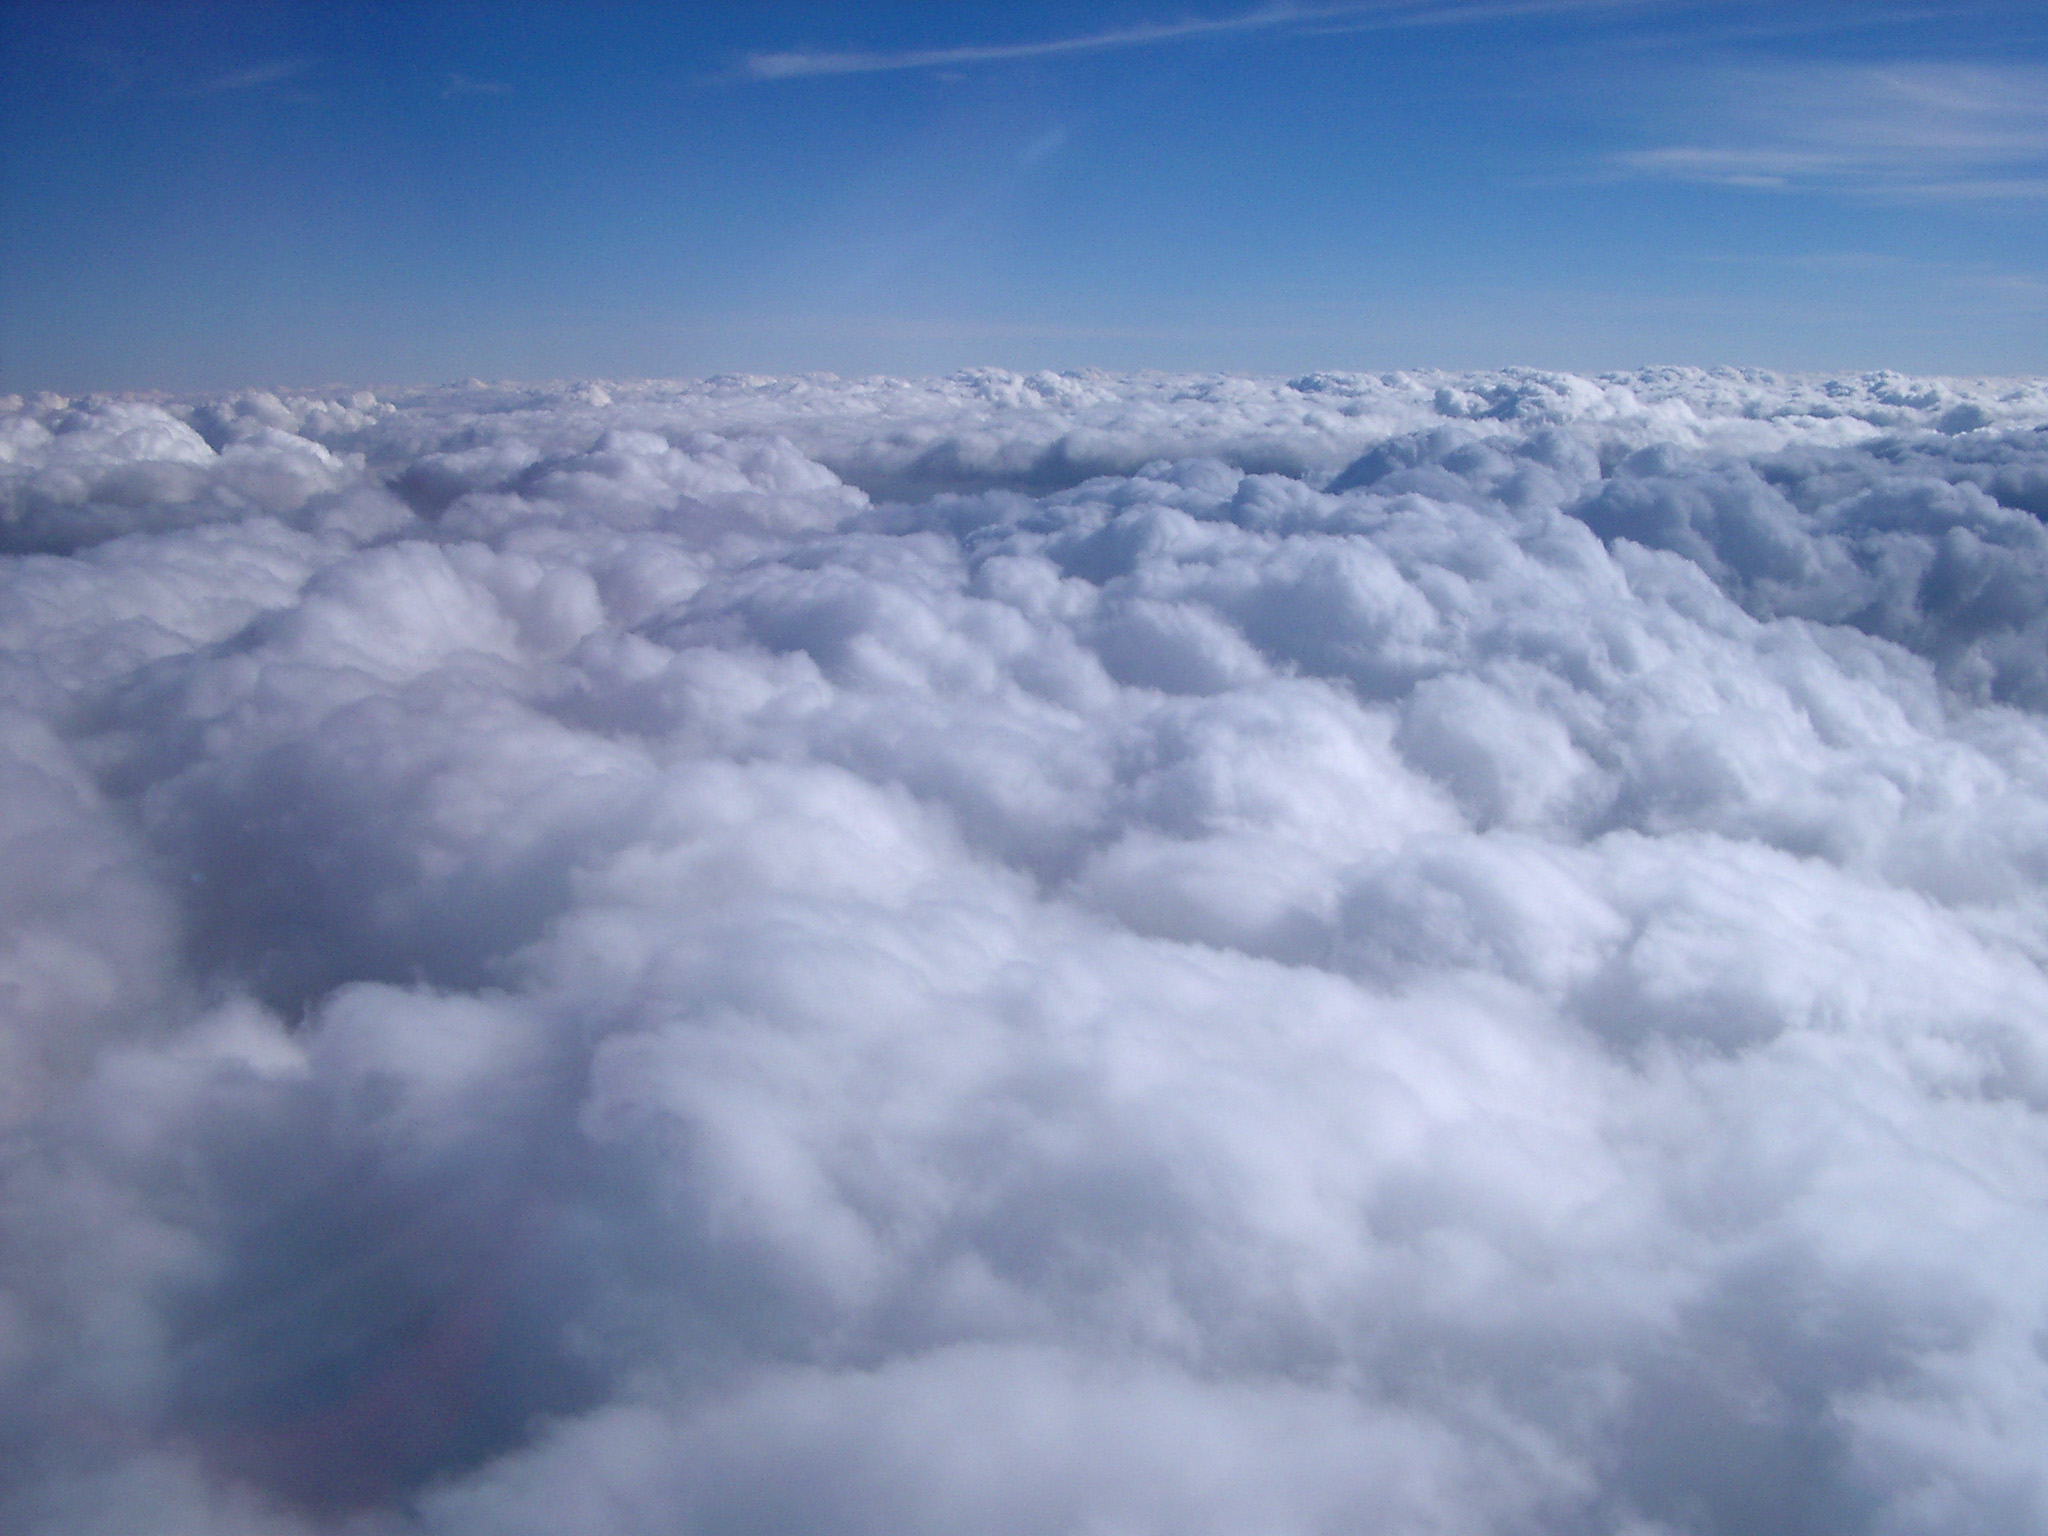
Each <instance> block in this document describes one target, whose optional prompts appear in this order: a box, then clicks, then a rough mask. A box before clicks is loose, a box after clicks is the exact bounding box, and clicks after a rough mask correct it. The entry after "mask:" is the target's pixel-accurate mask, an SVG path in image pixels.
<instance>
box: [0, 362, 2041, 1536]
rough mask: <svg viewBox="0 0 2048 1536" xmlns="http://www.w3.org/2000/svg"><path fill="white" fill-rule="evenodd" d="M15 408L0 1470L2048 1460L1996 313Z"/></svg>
mask: <svg viewBox="0 0 2048 1536" xmlns="http://www.w3.org/2000/svg"><path fill="white" fill-rule="evenodd" d="M0 407H4V414H0V546H4V550H5V555H4V564H0V636H4V639H5V643H4V645H0V785H4V788H5V793H4V794H0V844H4V847H5V849H6V855H7V856H6V858H5V859H4V860H0V871H4V874H0V998H4V1000H5V1001H4V1012H0V1080H4V1085H5V1086H4V1089H0V1126H4V1135H0V1469H4V1470H0V1525H4V1526H5V1527H6V1528H7V1529H9V1530H20V1531H23V1532H26V1533H34V1536H54V1533H58V1532H63V1533H67V1536H68V1533H77V1532H107V1533H114V1532H126V1531H132V1530H135V1529H141V1528H147V1529H150V1530H162V1531H174V1532H192V1533H195V1536H196V1533H227V1532H233V1533H238V1536H243V1533H246V1536H285V1533H290V1536H315V1533H320V1536H341V1533H347V1536H388V1533H408V1536H410V1533H418V1536H486V1533H489V1536H503V1533H515V1532H528V1531H531V1532H535V1533H540V1532H558V1531H577V1532H591V1533H602V1536H610V1533H619V1536H630V1533H641V1532H645V1533H650V1536H651V1533H654V1532H662V1533H669V1532H677V1531H701V1532H707V1533H708V1532H725V1531H739V1530H756V1529H771V1528H772V1529H776V1530H788V1531H820V1532H823V1531H832V1532H847V1531H851V1532H866V1531H873V1532H877V1533H880V1532H884V1531H887V1532H891V1533H900V1532H923V1531H929V1532H933V1533H937V1532H952V1531H959V1530H966V1529H972V1530H992V1531H1005V1532H1017V1533H1026V1532H1041V1531H1069V1530H1082V1529H1102V1530H1108V1529H1116V1530H1123V1529H1130V1530H1160V1531H1164V1530H1174V1531H1181V1530H1187V1531H1215V1532H1219V1533H1220V1532H1237V1531H1243V1530H1253V1529H1255V1530H1263V1531H1279V1532H1303V1533H1307V1532H1331V1531H1350V1530H1387V1531H1415V1532H1443V1533H1454V1532H1455V1533H1465V1532H1488V1531H1498V1532H1503V1533H1505V1532H1509V1531H1514V1532H1525V1531H1536V1532H1556V1533H1560V1536H1562V1533H1580V1532H1600V1533H1612V1536H1650V1533H1676V1532H1744V1533H1751V1532H1759V1533H1768V1532H1783V1533H1795V1532H1822V1531H1825V1532H1830V1533H1836V1532H1868V1533H1873V1536H1875V1533H1886V1536H1903V1533H1928V1536H1932V1533H1937V1532H1939V1533H1951V1532H1959V1531H1982V1532H1987V1533H1989V1532H2000V1533H2006V1532H2018V1531H2030V1530H2048V1481H2044V1478H2043V1474H2042V1472H2041V1468H2043V1467H2044V1466H2048V1408H2044V1406H2043V1405H2044V1404H2048V1360H2044V1357H2043V1354H2042V1351H2041V1349H2040V1347H2039V1340H2040V1339H2041V1337H2042V1336H2043V1334H2044V1331H2048V1300H2044V1298H2048V1238H2044V1236H2043V1228H2042V1221H2041V1216H2042V1212H2043V1208H2044V1202H2048V1172H2044V1171H2048V969H2044V968H2048V901H2044V894H2048V663H2044V661H2043V658H2044V656H2048V534H2044V533H2043V518H2044V517H2048V384H2044V383H2042V382H2039V381H2009V382H1998V381H1976V382H1971V381H1953V380H1950V381H1940V380H1914V379H1906V378H1901V377H1898V376H1896V375H1889V374H1873V375H1863V376H1856V377H1844V378H1782V377H1778V376H1774V375H1768V374H1758V373H1739V372H1718V373H1700V372H1694V371H1685V370H1669V371H1651V372H1645V373H1638V374H1630V375H1616V376H1609V377H1602V378H1597V379H1587V378H1577V377H1572V376H1566V375H1551V374H1537V373H1498V374H1482V375H1436V374H1395V375H1387V376H1365V375H1349V374H1330V375H1315V376H1309V377H1303V378H1298V379H1294V380H1290V381H1285V382H1282V381H1278V380H1256V379H1241V378H1229V377H1190V376H1167V375H1142V376H1110V375H1057V376H1055V375H1033V376H1018V375H1012V374H1005V373H1000V372H996V371H986V372H978V373H971V374H963V375H957V376H954V377H951V378H946V379H926V380H889V379H864V380H838V379H832V378H827V377H822V376H820V377H809V378H793V379H791V378H785V379H753V378H722V379H714V380H708V381H702V382H695V383H647V384H630V385H628V384H602V385H600V384H595V383H587V384H578V385H573V386H545V387H527V386H509V385H508V386H487V385H480V384H471V385H465V386H451V387H448V388H443V389H430V390H415V391H407V392H401V393H397V394H391V395H372V394H368V393H364V394H357V395H352V396H346V397H333V398H327V397H314V396H292V395H285V394H270V393H260V392H259V393H252V394H245V395H242V396H237V397H232V398H223V399H162V398H155V399H131V400H112V399H88V400H79V401H71V400H65V399H60V398H57V397H54V396H42V397H38V398H36V399H33V400H24V399H19V398H16V399H9V400H6V401H0Z"/></svg>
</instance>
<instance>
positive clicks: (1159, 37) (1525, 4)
mask: <svg viewBox="0 0 2048 1536" xmlns="http://www.w3.org/2000/svg"><path fill="white" fill-rule="evenodd" d="M1641 3H1642V0H1471V3H1464V4H1444V3H1432V0H1422V3H1404V0H1391V3H1390V0H1380V3H1367V4H1352V5H1318V6H1304V5H1266V6H1260V7H1259V8H1258V9H1257V10H1252V11H1243V12H1240V13H1238V14H1237V15H1234V16H1215V17H1206V18H1197V19H1192V20H1187V21H1175V22H1159V23H1152V24H1146V25H1141V26H1134V27H1120V28H1114V29H1111V30H1109V31H1104V32H1085V33H1080V34H1078V35H1075V36H1070V37H1052V38H1042V39H1039V40H1037V41H1034V42H1026V43H971V44H963V45H960V46H957V47H950V48H906V49H895V50H888V49H878V50H866V49H852V50H846V51H840V52H833V51H823V50H814V49H791V50H787V51H783V52H776V53H750V54H748V55H747V56H746V58H745V59H744V60H743V61H742V63H741V67H740V72H741V74H742V75H743V76H744V77H745V78H747V79H750V80H795V79H801V78H805V77H808V76H816V75H861V74H876V73H881V72H884V71H890V70H911V69H947V68H956V67H958V66H961V65H966V64H991V63H1003V62H1007V61H1010V60H1016V59H1040V58H1051V57H1054V56H1056V55H1060V54H1075V53H1101V52H1104V51H1107V50H1109V49H1115V48H1143V47H1150V46H1154V45H1157V44H1161V43H1174V42H1181V41H1183V40H1186V39H1191V38H1199V37H1215V36H1219V35H1224V34H1229V33H1243V32H1267V31H1276V30H1279V29H1282V28H1314V29H1317V30H1331V29H1334V28H1338V27H1341V28H1342V29H1343V30H1347V31H1348V30H1361V29H1366V28H1373V27H1413V26H1442V25H1452V24H1455V23H1458V22H1465V21H1482V20H1488V19H1491V18H1494V17H1499V16H1508V15H1524V14H1533V13H1539V12H1555V11H1575V10H1611V9H1615V8H1617V7H1621V6H1628V5H1636V4H1641Z"/></svg>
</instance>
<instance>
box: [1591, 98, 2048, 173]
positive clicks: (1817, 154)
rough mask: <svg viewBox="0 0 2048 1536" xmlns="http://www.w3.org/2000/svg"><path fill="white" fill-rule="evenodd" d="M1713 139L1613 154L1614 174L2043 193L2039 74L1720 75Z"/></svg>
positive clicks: (2046, 143) (2047, 167) (2047, 121)
mask: <svg viewBox="0 0 2048 1536" xmlns="http://www.w3.org/2000/svg"><path fill="white" fill-rule="evenodd" d="M1711 98H1712V99H1711V100H1710V103H1709V110H1710V112H1711V113H1712V115H1713V117H1714V119H1715V122H1716V125H1717V127H1718V129H1719V131H1718V132H1716V133H1715V134H1714V135H1713V136H1712V137H1710V138H1709V137H1705V136H1702V138H1701V139H1698V140H1694V141H1692V142H1681V143H1673V144H1663V145H1659V146H1656V147H1654V148H1648V149H1639V150H1631V151H1627V152H1625V153H1622V154H1619V155H1615V156H1613V157H1612V159H1611V160H1610V162H1609V163H1610V164H1611V165H1612V166H1614V167H1615V168H1616V169H1618V170H1620V171H1621V172H1623V173H1624V174H1628V175H1634V176H1641V177H1646V178H1656V179H1661V180H1672V181H1689V182H1696V183H1706V184H1710V185H1715V186H1727V187H1749V188H1755V189H1758V190H1764V191H1818V192H1836V193H1874V194H1882V195H1886V196H1895V197H1914V198H1927V197H1939V198H1951V199H1980V200H1999V199H2012V198H2037V197H2040V196H2042V195H2044V194H2048V71H2044V70H2041V69H2038V68H2032V67H2026V66H2002V67H2001V66H1983V65H1978V66H1954V65H1941V66H1926V65H1922V66H1902V65H1891V66H1886V67H1882V68H1864V69H1843V70H1828V71H1815V72H1808V73H1804V74H1793V73H1787V72H1783V71H1772V72H1763V73H1758V72H1748V73H1742V74H1737V75H1731V76H1729V77H1727V78H1725V79H1723V80H1721V81H1719V82H1718V83H1717V85H1716V88H1715V90H1714V91H1713V92H1712V93H1711Z"/></svg>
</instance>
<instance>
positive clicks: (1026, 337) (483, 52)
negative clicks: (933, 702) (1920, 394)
mask: <svg viewBox="0 0 2048 1536" xmlns="http://www.w3.org/2000/svg"><path fill="white" fill-rule="evenodd" d="M0 16H4V17H5V21H4V23H0V25H4V27H5V33H4V35H0V71H4V75H0V80H4V93H0V101H4V112H5V117H4V120H0V167H4V171H0V174H4V178H5V180H4V183H0V191H4V201H5V208H6V217H5V219H0V283H4V287H0V390H8V389H12V390H33V389H59V390H68V391H73V392H76V391H80V390H87V389H139V388H161V389H218V388H230V387H242V386H246V385H251V384H264V385H273V386H274V385H280V384H296V385H310V384H318V383H323V382H345V383H352V384H357V385H363V384H405V383H428V382H438V381H441V380H444V379H461V378H468V377H471V376H480V377H483V378H487V379H489V378H500V377H513V378H565V377H587V376H591V375H599V376H610V377H673V376H677V375H694V376H702V375H706V374H713V373H720V372H729V371H744V372H760V373H781V372H788V371H807V370H815V369H830V370H832V371H834V372H838V373H849V374H864V373H874V372H890V373H903V372H911V373H925V372H933V371H949V370H952V369H956V368H962V367H973V366H979V365H983V364H990V363H1000V364H1004V365H1006V366H1010V367H1021V368H1027V369H1028V368H1077V367H1090V366H1094V367H1110V368H1199V369H1228V370H1234V371H1253V372H1280V373H1297V372H1301V371H1304V370H1308V369H1315V368H1331V367H1365V368H1389V367H1440V368H1441V367H1453V368H1459V367H1499V366H1502V365H1508V364H1524V365H1537V366H1545V367H1554V368H1572V369H1578V370H1588V369H1593V370H1599V369H1610V368H1634V367H1641V366H1643V365H1645V364H1656V363H1704V364H1717V363H1718V364H1738V365H1746V366H1752V367H1770V368H1781V369H1784V368H1790V369H1841V368H1854V369H1864V368H1896V369H1903V370H1907V371H1913V372H1922V373H1927V372H1934V373H1949V374H1983V373H1998V374H2008V373H2030V372H2035V371H2038V370H2039V368H2040V367H2041V361H2040V357H2041V347H2042V344H2043V341H2044V339H2048V261H2044V259H2043V256H2042V253H2043V251H2048V213H2044V210H2048V10H2044V9H2043V8H2042V7H2041V6H2039V5H2038V4H2035V3H2032V0H2009V3H1996V4H1971V3H1968V0H1936V3H1931V4H1910V3H1891V0H1769V3H1755V4H1750V3H1725V0H1723V3H1706V4H1672V3H1656V0H1643V3H1629V0H1397V3H1377V4H1375V3H1366V4H1350V5H1342V4H1340V5H1270V6H1264V7H1257V8H1246V9H1241V10H1231V9H1228V8H1208V7H1194V8H1185V9H1183V8H1179V7H1175V6H1171V5H1162V4H1158V3H1126V4H1116V3H1093V4H1046V5H1032V6H1004V7H994V6H990V7H966V6H944V5H869V6H861V7H858V8H854V7H846V6H840V5H822V4H821V5H789V4H779V5H778V4H764V5H746V6H738V5H733V6H727V5H717V6H692V5H683V4H678V5H651V4H648V5H633V4H606V3H601V0H600V3H589V4H563V5H536V4H509V3H508V4H482V3H479V4H453V5H428V4H384V5H363V6H354V5H304V4H290V3H279V4H264V5H251V6H246V7H232V6H219V7H216V6H195V5H189V4H178V3H165V4H153V5H142V6H135V5H120V6H101V5H92V4H88V3H66V4H62V5H38V4H33V3H30V4H23V3H21V0H13V3H11V4H9V5H7V6H5V7H4V8H0Z"/></svg>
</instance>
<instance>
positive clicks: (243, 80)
mask: <svg viewBox="0 0 2048 1536" xmlns="http://www.w3.org/2000/svg"><path fill="white" fill-rule="evenodd" d="M305 68H306V61H305V60H304V59H270V60H266V61H265V62H264V63H261V64H250V65H247V66H245V67H243V68H241V69H231V70H227V71H225V72H223V73H221V74H218V75H213V76H210V77H208V78H207V79H205V80H201V81H199V82H197V83H196V84H193V85H190V86H187V87H186V88H185V90H184V91H183V92H182V93H181V94H183V95H186V96H223V95H227V94H229V93H231V92H235V91H253V90H259V89H261V88H262V87H263V86H266V85H281V84H282V83H283V82H285V81H287V80H290V79H291V78H293V77H294V76H296V75H299V74H303V73H304V72H305Z"/></svg>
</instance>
